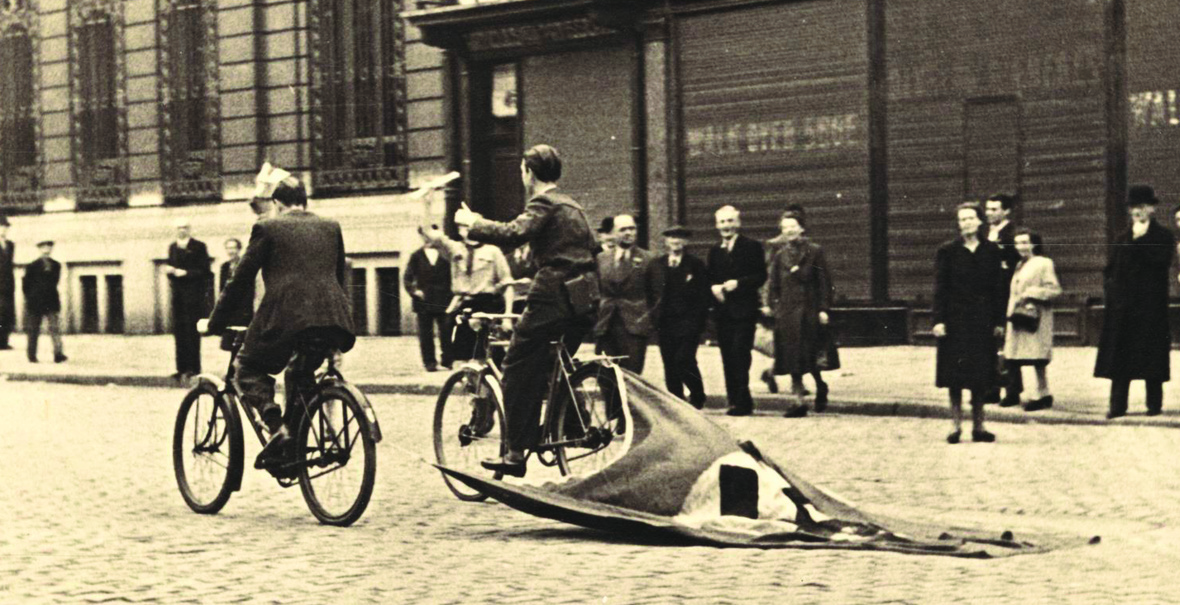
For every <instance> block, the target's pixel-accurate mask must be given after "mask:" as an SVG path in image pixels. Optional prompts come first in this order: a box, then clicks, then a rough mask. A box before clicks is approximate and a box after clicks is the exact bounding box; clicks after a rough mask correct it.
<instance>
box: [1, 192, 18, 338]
mask: <svg viewBox="0 0 1180 605" xmlns="http://www.w3.org/2000/svg"><path fill="white" fill-rule="evenodd" d="M9 226H10V225H9V223H8V217H6V216H4V215H3V214H0V350H5V349H11V348H12V347H11V346H10V345H9V344H8V335H9V334H12V328H13V325H12V324H14V323H16V278H15V277H13V271H12V269H13V262H12V258H13V254H15V251H16V244H13V243H12V242H11V241H9V240H8V227H9Z"/></svg>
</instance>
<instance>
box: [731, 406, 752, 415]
mask: <svg viewBox="0 0 1180 605" xmlns="http://www.w3.org/2000/svg"><path fill="white" fill-rule="evenodd" d="M753 413H754V410H747V409H745V408H729V409H728V410H726V411H725V415H726V416H749V415H751V414H753Z"/></svg>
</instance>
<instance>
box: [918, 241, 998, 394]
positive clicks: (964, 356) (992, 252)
mask: <svg viewBox="0 0 1180 605" xmlns="http://www.w3.org/2000/svg"><path fill="white" fill-rule="evenodd" d="M980 240H981V241H980V242H979V247H978V248H976V249H975V252H971V251H970V250H968V249H967V248H966V246H964V245H963V239H962V238H961V237H958V238H955V239H954V240H952V241H949V242H946V243H945V244H943V245H942V246H940V247H939V248H938V253H937V255H936V256H935V261H934V323H935V324H943V325H945V326H946V332H947V334H946V336H945V337H944V338H940V339H938V353H937V370H936V377H935V385H936V386H938V387H946V388H958V389H981V390H986V389H990V388H992V387H993V386H994V384H995V378H996V362H997V357H996V349H997V346H998V341H997V340H996V336H995V329H996V327H998V326H1003V325H1004V323H1005V322H1004V311H1005V310H1006V308H1007V305H1008V301H1007V299H1005V298H1004V292H1005V291H1006V289H1005V288H1004V287H1003V279H1004V271H1003V267H1002V265H1001V260H1000V247H999V246H997V245H996V244H993V243H992V242H989V241H987V239H986V238H982V237H981V238H980Z"/></svg>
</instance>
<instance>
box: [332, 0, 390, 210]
mask: <svg viewBox="0 0 1180 605" xmlns="http://www.w3.org/2000/svg"><path fill="white" fill-rule="evenodd" d="M401 8H402V2H401V0H318V1H317V3H316V6H315V10H314V11H313V15H314V18H315V19H316V22H315V23H313V24H312V27H313V29H314V30H315V33H316V34H317V35H316V36H315V40H316V41H317V42H316V44H315V45H314V46H313V49H312V50H313V61H314V66H315V81H314V82H313V102H314V103H315V111H317V113H318V114H319V115H318V117H319V119H318V120H315V121H314V123H315V124H316V128H315V130H314V131H313V134H314V140H315V169H316V180H315V185H316V190H317V191H318V192H327V193H333V192H340V193H347V192H352V191H363V190H382V189H397V188H402V187H405V185H406V176H407V174H406V114H405V90H406V84H405V30H404V27H405V26H404V25H403V24H402V21H401V18H400V17H399V14H400V12H401Z"/></svg>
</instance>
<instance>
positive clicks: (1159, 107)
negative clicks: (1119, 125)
mask: <svg viewBox="0 0 1180 605" xmlns="http://www.w3.org/2000/svg"><path fill="white" fill-rule="evenodd" d="M1178 96H1180V95H1177V92H1176V90H1175V89H1172V90H1148V91H1144V92H1137V93H1133V94H1132V95H1131V98H1130V104H1129V105H1128V108H1129V110H1130V114H1131V126H1132V127H1133V128H1136V129H1150V128H1177V127H1180V99H1178Z"/></svg>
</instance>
